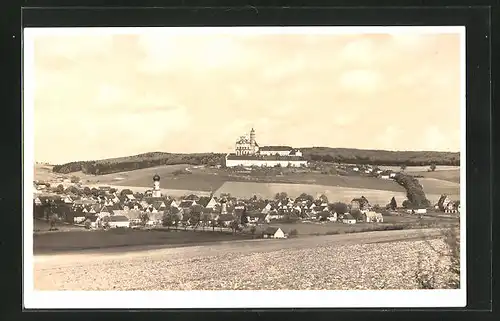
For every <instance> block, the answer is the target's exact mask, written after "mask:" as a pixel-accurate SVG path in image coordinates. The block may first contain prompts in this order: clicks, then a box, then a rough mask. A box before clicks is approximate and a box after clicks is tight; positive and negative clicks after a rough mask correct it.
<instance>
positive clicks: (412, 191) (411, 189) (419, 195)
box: [394, 173, 431, 208]
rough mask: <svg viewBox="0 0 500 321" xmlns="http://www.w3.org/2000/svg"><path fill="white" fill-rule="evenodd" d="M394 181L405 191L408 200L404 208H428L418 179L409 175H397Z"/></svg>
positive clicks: (428, 202) (427, 201) (427, 202)
mask: <svg viewBox="0 0 500 321" xmlns="http://www.w3.org/2000/svg"><path fill="white" fill-rule="evenodd" d="M394 180H395V181H396V182H397V183H398V184H399V185H401V186H403V187H404V188H405V190H406V198H407V199H408V200H407V202H406V203H405V204H403V205H404V206H406V207H407V208H409V207H415V208H416V207H429V206H430V205H431V203H430V201H429V200H428V199H427V197H426V196H425V192H424V188H423V187H422V185H420V183H419V182H418V179H416V178H415V177H413V176H411V175H406V174H403V173H398V174H397V175H396V176H395V177H394Z"/></svg>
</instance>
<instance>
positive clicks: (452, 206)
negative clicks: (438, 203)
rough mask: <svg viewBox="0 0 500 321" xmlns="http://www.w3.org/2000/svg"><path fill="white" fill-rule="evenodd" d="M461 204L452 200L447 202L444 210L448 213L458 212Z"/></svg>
mask: <svg viewBox="0 0 500 321" xmlns="http://www.w3.org/2000/svg"><path fill="white" fill-rule="evenodd" d="M459 206H460V204H456V203H455V202H453V201H451V202H449V203H448V204H447V206H446V208H445V210H444V212H445V213H447V214H455V213H458V212H459V210H458V208H459Z"/></svg>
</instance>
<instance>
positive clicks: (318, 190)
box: [214, 182, 406, 206]
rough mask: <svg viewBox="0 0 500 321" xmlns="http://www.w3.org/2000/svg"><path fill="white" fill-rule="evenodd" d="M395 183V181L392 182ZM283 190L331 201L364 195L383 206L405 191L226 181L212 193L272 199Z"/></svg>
mask: <svg viewBox="0 0 500 321" xmlns="http://www.w3.org/2000/svg"><path fill="white" fill-rule="evenodd" d="M393 183H394V182H393ZM394 184H396V183H394ZM280 192H285V193H287V194H288V196H290V197H297V196H299V195H300V194H302V193H308V194H311V195H313V196H317V195H321V194H325V195H326V196H327V197H328V199H329V200H330V201H332V202H336V201H339V202H350V201H351V200H352V199H353V198H355V197H361V196H365V197H366V198H367V199H368V200H369V201H370V202H371V203H372V204H379V205H381V206H385V205H386V204H387V203H389V201H390V200H391V198H392V197H395V198H396V201H397V202H398V203H402V202H403V201H404V200H405V199H406V192H404V190H403V191H399V192H394V191H385V190H375V189H364V188H347V187H339V186H326V185H312V184H279V183H244V182H227V183H225V184H224V185H222V187H221V188H220V189H218V190H217V191H216V192H215V193H214V194H215V195H216V196H218V195H220V194H221V193H230V194H231V195H233V196H235V197H246V198H248V197H251V196H252V195H257V196H258V197H262V198H264V199H266V198H267V199H270V198H271V199H272V198H274V196H275V195H276V193H280Z"/></svg>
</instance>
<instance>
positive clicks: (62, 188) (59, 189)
mask: <svg viewBox="0 0 500 321" xmlns="http://www.w3.org/2000/svg"><path fill="white" fill-rule="evenodd" d="M56 192H57V193H64V186H63V185H62V184H59V185H57V187H56Z"/></svg>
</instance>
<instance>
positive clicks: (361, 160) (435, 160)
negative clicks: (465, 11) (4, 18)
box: [53, 147, 460, 175]
mask: <svg viewBox="0 0 500 321" xmlns="http://www.w3.org/2000/svg"><path fill="white" fill-rule="evenodd" d="M301 151H302V153H303V156H304V158H305V159H306V160H308V161H323V162H336V163H346V164H358V165H362V164H370V165H385V166H401V165H406V166H429V165H431V164H434V165H441V166H443V165H448V166H459V165H460V153H451V152H431V151H386V150H363V149H352V148H329V147H306V148H301ZM225 155H226V154H223V153H197V154H175V153H163V152H153V153H145V154H139V155H133V156H128V157H118V158H110V159H103V160H95V161H77V162H71V163H66V164H62V165H55V166H54V168H53V171H54V172H56V173H62V174H67V173H72V172H78V171H82V172H83V173H86V174H91V175H103V174H111V173H118V172H125V171H131V170H136V169H142V168H148V167H155V166H162V165H178V164H188V165H209V166H211V165H224V161H225Z"/></svg>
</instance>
